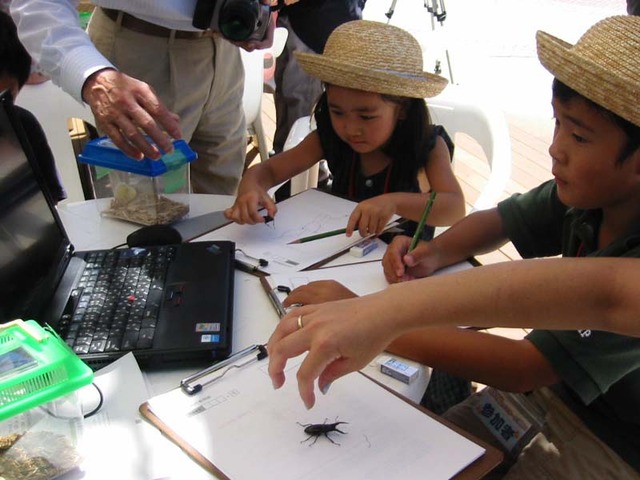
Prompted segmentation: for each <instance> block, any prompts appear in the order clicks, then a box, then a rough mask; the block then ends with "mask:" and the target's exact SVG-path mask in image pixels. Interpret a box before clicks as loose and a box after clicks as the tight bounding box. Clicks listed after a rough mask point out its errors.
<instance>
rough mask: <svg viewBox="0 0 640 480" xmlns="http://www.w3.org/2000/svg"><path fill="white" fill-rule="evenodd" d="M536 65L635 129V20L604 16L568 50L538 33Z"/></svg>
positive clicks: (638, 51) (639, 34)
mask: <svg viewBox="0 0 640 480" xmlns="http://www.w3.org/2000/svg"><path fill="white" fill-rule="evenodd" d="M536 39H537V41H538V58H539V59H540V63H542V65H544V67H545V68H546V69H547V70H549V71H550V72H551V73H552V74H553V75H554V77H556V78H557V79H558V80H560V81H561V82H562V83H564V84H565V85H567V86H568V87H570V88H572V89H573V90H575V91H576V92H578V93H580V94H581V95H583V96H584V97H586V98H588V99H589V100H591V101H593V102H595V103H596V104H598V105H601V106H602V107H604V108H606V109H607V110H609V111H611V112H613V113H615V114H617V115H619V116H620V117H622V118H624V119H626V120H628V121H630V122H631V123H633V124H635V125H638V126H640V103H639V101H640V17H636V16H631V15H629V16H626V15H625V16H616V17H609V18H606V19H604V20H601V21H600V22H598V23H596V24H595V25H594V26H592V27H591V28H590V29H589V30H587V32H586V33H585V34H584V35H583V36H582V37H581V38H580V40H578V43H576V44H575V45H571V44H569V43H567V42H564V41H563V40H560V39H558V38H556V37H554V36H552V35H549V34H548V33H545V32H538V33H537V35H536Z"/></svg>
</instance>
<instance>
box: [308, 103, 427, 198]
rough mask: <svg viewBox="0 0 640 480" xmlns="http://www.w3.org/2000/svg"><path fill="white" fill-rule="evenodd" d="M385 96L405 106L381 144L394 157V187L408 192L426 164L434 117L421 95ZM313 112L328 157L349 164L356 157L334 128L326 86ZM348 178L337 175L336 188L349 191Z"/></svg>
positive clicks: (391, 179)
mask: <svg viewBox="0 0 640 480" xmlns="http://www.w3.org/2000/svg"><path fill="white" fill-rule="evenodd" d="M382 98H383V99H384V100H385V101H388V102H393V103H396V104H399V105H401V106H402V107H403V108H404V109H405V117H404V119H402V120H399V121H398V122H397V124H396V127H395V129H394V131H393V133H392V135H391V138H390V139H389V141H388V142H387V144H386V145H385V146H384V147H382V150H383V151H384V153H386V154H387V155H389V156H390V157H391V158H392V159H393V161H394V163H393V169H392V171H391V178H390V179H389V180H390V182H389V184H390V185H393V186H394V191H399V192H400V191H405V192H409V191H411V188H412V186H413V185H415V182H416V178H417V176H418V172H419V171H420V169H421V168H423V167H424V162H425V155H426V152H427V147H428V142H429V139H430V138H431V135H432V128H433V125H431V117H430V115H429V111H428V109H427V105H426V103H425V101H424V99H422V98H406V97H392V96H389V95H382ZM314 116H315V120H316V124H317V125H318V133H319V135H320V142H321V145H322V148H323V150H324V154H325V158H334V159H337V160H339V161H340V162H345V164H350V162H352V161H353V159H354V152H353V150H352V149H351V147H350V146H349V145H348V144H347V143H345V142H343V141H342V140H341V139H340V137H338V135H337V134H336V133H335V131H334V130H333V126H332V125H331V118H330V114H329V104H328V100H327V92H326V90H325V91H324V92H323V93H322V95H321V96H320V99H319V100H318V103H317V104H316V106H315V109H314ZM336 181H341V182H343V183H345V185H337V184H336ZM348 181H349V179H348V178H340V179H336V178H334V180H333V182H334V185H333V190H334V191H337V192H346V191H347V190H348V185H347V182H348Z"/></svg>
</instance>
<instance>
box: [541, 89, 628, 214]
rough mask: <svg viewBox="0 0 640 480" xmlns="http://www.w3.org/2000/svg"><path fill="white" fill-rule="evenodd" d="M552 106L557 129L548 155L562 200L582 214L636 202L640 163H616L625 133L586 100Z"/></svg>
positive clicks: (576, 99) (574, 99) (570, 101)
mask: <svg viewBox="0 0 640 480" xmlns="http://www.w3.org/2000/svg"><path fill="white" fill-rule="evenodd" d="M551 103H552V106H553V110H554V116H555V119H556V125H555V129H554V133H553V142H552V143H551V146H550V147H549V154H550V155H551V158H552V162H553V166H552V169H551V172H552V173H553V176H554V177H555V180H556V184H557V186H558V196H559V197H560V200H561V201H562V202H563V203H564V204H565V205H568V206H571V207H576V208H580V209H595V208H603V209H606V208H616V207H619V206H621V205H624V204H625V203H628V202H629V201H635V200H633V199H634V198H636V197H635V196H634V195H638V191H637V190H638V173H637V172H636V170H637V164H638V162H637V161H635V159H631V158H630V159H627V160H626V161H625V162H623V163H619V162H617V160H618V158H619V156H620V154H621V152H622V149H623V147H624V145H625V144H626V141H627V138H626V135H625V133H624V132H623V130H622V129H621V128H620V127H618V126H617V125H616V124H615V123H613V121H612V120H611V119H609V118H607V117H606V116H605V115H603V114H602V113H601V112H599V111H597V110H596V109H594V108H593V106H591V105H590V104H588V103H587V102H586V101H585V100H584V99H582V98H579V97H578V98H572V99H570V100H568V101H565V102H560V101H558V100H557V99H555V98H554V99H553V101H552V102H551ZM632 155H635V156H638V155H639V154H638V152H635V153H634V154H632Z"/></svg>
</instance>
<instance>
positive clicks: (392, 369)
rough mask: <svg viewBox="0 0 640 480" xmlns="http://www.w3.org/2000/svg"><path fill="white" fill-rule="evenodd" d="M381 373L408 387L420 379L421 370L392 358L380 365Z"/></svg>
mask: <svg viewBox="0 0 640 480" xmlns="http://www.w3.org/2000/svg"><path fill="white" fill-rule="evenodd" d="M380 371H381V372H382V373H384V374H385V375H389V376H390V377H393V378H395V379H397V380H400V381H401V382H404V383H406V384H407V385H409V384H410V383H411V382H413V381H414V380H415V379H416V378H418V373H419V370H418V369H417V368H416V367H412V366H411V365H407V364H406V363H402V362H401V361H399V360H397V359H395V358H390V359H389V360H387V361H386V362H384V363H383V364H382V365H380Z"/></svg>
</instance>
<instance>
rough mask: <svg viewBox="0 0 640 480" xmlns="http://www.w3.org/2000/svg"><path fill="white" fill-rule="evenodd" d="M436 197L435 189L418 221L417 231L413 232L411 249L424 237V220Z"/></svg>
mask: <svg viewBox="0 0 640 480" xmlns="http://www.w3.org/2000/svg"><path fill="white" fill-rule="evenodd" d="M435 199H436V192H435V191H433V192H431V195H429V200H427V205H426V206H425V207H424V212H422V218H421V219H420V222H419V223H418V228H416V233H414V234H413V238H412V239H411V245H409V251H411V250H413V249H414V248H416V245H418V242H419V241H420V238H421V237H422V232H424V222H425V221H426V220H427V216H428V215H429V212H430V211H431V207H433V202H434V200H435Z"/></svg>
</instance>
